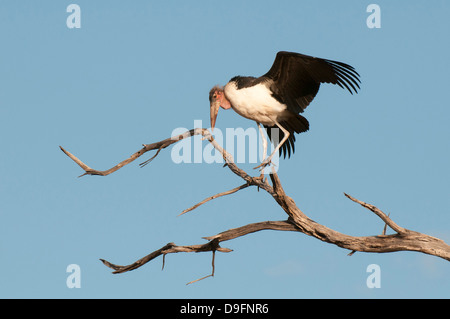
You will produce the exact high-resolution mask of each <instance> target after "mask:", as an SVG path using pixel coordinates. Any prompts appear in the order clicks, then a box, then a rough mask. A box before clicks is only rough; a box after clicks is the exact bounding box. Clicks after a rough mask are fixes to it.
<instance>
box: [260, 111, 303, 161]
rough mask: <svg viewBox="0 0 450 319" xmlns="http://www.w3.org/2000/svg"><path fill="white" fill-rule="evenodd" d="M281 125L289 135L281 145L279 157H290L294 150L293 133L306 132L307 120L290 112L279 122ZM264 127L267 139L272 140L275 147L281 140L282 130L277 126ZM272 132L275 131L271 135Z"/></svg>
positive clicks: (282, 136)
mask: <svg viewBox="0 0 450 319" xmlns="http://www.w3.org/2000/svg"><path fill="white" fill-rule="evenodd" d="M279 123H280V125H281V126H282V127H284V128H285V129H286V130H287V131H288V132H289V137H288V139H287V141H286V142H285V143H284V144H283V145H281V147H280V150H279V153H280V157H281V156H282V155H283V157H284V158H286V155H287V157H288V158H289V157H291V153H292V154H294V152H295V144H294V143H295V135H294V133H297V134H298V133H303V132H306V131H307V130H308V129H309V122H308V120H307V119H306V118H304V117H303V116H301V115H300V114H294V113H292V116H290V117H289V118H288V119H287V120H284V121H281V122H279ZM264 127H265V128H266V130H267V135H268V136H269V139H270V140H271V141H272V143H273V144H274V146H275V147H276V146H277V145H278V143H280V142H281V140H282V139H283V138H284V133H283V131H282V130H280V129H279V128H278V126H276V125H275V126H266V125H264ZM272 133H275V134H274V135H272Z"/></svg>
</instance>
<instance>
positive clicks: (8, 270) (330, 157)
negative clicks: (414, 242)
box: [0, 0, 450, 298]
mask: <svg viewBox="0 0 450 319" xmlns="http://www.w3.org/2000/svg"><path fill="white" fill-rule="evenodd" d="M71 3H76V4H78V5H79V6H80V8H81V28H80V29H69V28H68V27H67V25H66V19H67V17H68V15H69V13H67V12H66V8H67V6H68V5H69V4H71ZM371 3H376V4H378V5H379V6H380V8H381V28H379V29H369V28H368V27H367V25H366V19H367V17H368V16H369V13H367V12H366V7H367V6H368V5H369V4H371ZM449 15H450V2H448V1H444V0H441V1H438V0H436V1H433V2H432V3H430V2H429V1H408V2H407V1H394V2H393V1H376V2H370V1H360V0H358V1H344V2H342V1H340V2H336V1H132V2H125V1H81V0H80V1H76V2H75V1H74V2H70V1H39V2H37V1H4V0H3V1H1V2H0V39H1V42H2V45H1V50H0V61H1V63H0V133H1V144H0V146H1V148H0V196H1V199H0V218H1V221H0V256H1V257H0V273H1V275H0V297H2V298H9V297H15V298H36V297H39V298H347V297H349V298H396V297H399V298H422V297H424V298H426V297H434V298H449V297H450V289H449V287H450V276H449V270H450V268H449V263H448V262H446V261H444V260H442V259H439V258H437V257H433V256H428V255H424V254H419V253H413V252H398V253H389V254H368V253H355V254H354V255H353V256H351V257H348V256H347V253H348V251H346V250H343V249H341V248H338V247H336V246H333V245H329V244H326V243H323V242H320V241H318V240H317V239H314V238H311V237H308V236H306V235H303V234H301V233H288V232H275V231H265V232H259V233H255V234H251V235H248V236H245V237H242V238H239V239H236V240H233V241H230V242H226V243H224V244H223V245H222V246H224V247H229V248H231V249H233V250H234V251H233V252H231V253H228V254H223V253H217V256H216V275H215V277H214V278H208V279H205V280H203V281H200V282H198V283H196V284H193V285H189V286H186V285H185V284H186V283H187V282H189V281H191V280H194V279H197V278H199V277H202V276H205V275H207V274H208V273H209V272H210V270H211V269H210V268H211V266H210V265H211V254H210V253H202V254H173V255H169V256H167V257H166V265H165V269H164V271H161V265H162V260H161V259H157V260H155V261H153V262H151V263H149V264H147V265H145V266H144V267H142V268H140V269H138V270H135V271H132V272H129V273H126V274H121V275H112V274H111V271H110V269H109V268H106V267H105V266H104V265H103V264H102V263H101V262H100V261H99V260H98V259H99V258H104V259H106V260H109V261H111V262H113V263H117V264H128V263H131V262H134V261H135V260H136V259H138V258H140V257H142V256H144V255H146V254H147V253H149V252H151V251H153V250H156V249H158V248H160V247H162V246H163V245H165V244H166V243H168V242H175V243H177V244H179V245H183V244H199V243H203V242H204V240H203V239H202V238H201V237H202V236H210V235H214V234H216V233H219V232H221V231H223V230H226V229H229V228H234V227H238V226H242V225H244V224H247V223H252V222H257V221H264V220H282V219H285V218H286V215H285V213H284V212H283V211H282V210H281V209H280V208H279V207H278V206H277V205H276V203H275V202H274V200H273V199H272V198H271V197H270V196H269V195H267V194H265V193H263V192H259V193H258V192H257V190H256V189H255V188H249V189H246V190H243V191H241V192H239V193H238V194H235V195H232V196H229V197H227V198H220V199H217V200H215V201H212V202H209V203H207V204H205V205H203V206H202V207H200V208H198V209H197V210H195V211H193V212H191V213H189V214H186V215H183V216H180V217H177V215H178V214H179V213H180V212H181V211H182V210H183V209H185V208H187V207H190V206H191V205H193V204H195V203H196V202H198V201H200V200H202V199H204V198H205V197H207V196H209V195H212V194H215V193H218V192H221V191H224V190H227V189H231V188H233V187H235V186H237V185H240V184H241V183H242V180H240V179H239V178H238V177H236V176H234V175H233V174H231V173H230V172H229V171H228V170H227V169H223V168H222V167H221V166H222V165H220V164H205V163H202V164H175V163H173V161H172V160H171V156H170V155H171V152H170V150H165V151H164V152H161V154H160V155H159V156H158V157H157V158H156V159H155V160H154V161H153V162H152V163H151V164H150V165H148V166H146V167H145V168H139V166H138V162H139V161H136V162H134V163H132V164H130V165H129V166H127V167H125V168H123V169H121V170H119V171H118V172H116V173H114V174H113V175H110V176H107V177H96V176H85V177H82V178H77V176H78V175H80V174H82V173H83V171H82V170H81V169H80V168H79V167H78V166H77V165H76V164H75V163H74V162H72V161H71V160H70V159H69V158H67V157H66V156H65V155H64V154H63V153H62V152H61V151H60V150H59V147H58V146H59V145H62V146H63V147H65V148H66V149H67V150H69V151H70V152H72V153H74V154H75V155H76V156H78V157H79V158H80V159H82V160H83V161H85V162H86V163H87V164H88V165H90V166H91V167H94V168H97V169H107V168H109V167H111V166H113V165H115V164H116V163H117V162H118V161H119V160H122V159H125V158H127V157H128V156H129V155H131V154H132V153H133V152H135V151H137V150H138V149H139V148H140V147H141V144H142V143H151V142H154V141H158V140H161V139H164V138H167V137H169V136H170V134H171V132H172V130H173V129H175V128H178V127H186V128H192V127H193V126H194V120H202V121H203V123H204V126H207V125H208V121H209V102H208V92H209V89H210V88H211V87H212V86H213V85H215V84H225V83H226V82H227V81H228V80H229V79H230V78H231V77H232V76H234V75H255V76H259V75H262V74H264V73H265V72H266V71H267V70H268V69H269V68H270V66H271V64H272V62H273V59H274V57H275V54H276V52H277V51H280V50H287V51H296V52H300V53H304V54H309V55H314V56H318V57H323V58H328V59H332V60H338V61H343V62H346V63H349V64H351V65H353V66H354V67H355V68H356V69H357V70H358V72H359V73H360V75H361V80H362V86H361V91H360V94H358V95H355V96H351V95H350V94H348V93H347V92H346V91H344V90H341V89H340V88H339V87H337V86H331V85H328V86H327V85H324V86H322V87H321V89H320V92H319V94H318V96H317V98H316V99H315V100H314V102H313V103H312V104H311V105H310V106H309V107H308V109H307V111H306V112H305V114H304V115H305V116H306V117H307V118H308V120H309V122H310V125H311V129H310V131H309V132H308V133H305V134H302V135H300V136H298V137H297V144H296V153H295V155H294V156H293V157H291V159H290V160H286V161H283V162H282V163H281V166H280V170H279V176H280V178H281V180H282V182H283V185H284V187H285V190H286V192H287V193H288V194H289V195H290V196H291V197H293V198H294V200H295V201H296V203H297V205H298V206H299V207H300V209H302V210H303V211H304V212H305V213H306V214H307V215H308V216H309V217H311V218H312V219H314V220H316V221H317V222H320V223H322V224H324V225H326V226H328V227H330V228H333V229H336V230H338V231H341V232H343V233H347V234H350V235H356V236H366V235H376V234H379V233H381V231H382V228H383V224H382V222H381V221H380V220H379V219H378V218H377V217H376V216H375V215H373V214H372V213H370V212H369V211H368V210H366V209H363V208H362V207H360V206H359V205H357V204H355V203H353V202H351V201H349V200H348V199H346V198H345V197H344V195H343V192H346V193H349V194H351V195H353V196H355V197H356V198H358V199H360V200H363V201H366V202H369V203H372V204H374V205H376V206H378V207H379V208H380V209H382V210H383V211H385V212H386V213H390V214H391V217H392V218H393V220H394V221H396V222H397V223H398V224H400V225H401V226H403V227H406V228H408V229H412V230H416V231H420V232H423V233H426V234H429V235H432V236H436V237H439V238H441V239H443V240H445V241H446V242H447V243H448V242H450V208H449V207H450V196H449V192H450V178H449V177H450V169H449V162H450V144H449V137H450V125H449V123H450V108H449V102H448V91H449V87H450V80H449V79H450V78H449V75H448V74H449V72H450V62H449V56H450V44H449V41H448V38H449V33H450V26H449V22H448V17H449ZM217 126H218V127H219V128H221V129H225V128H226V127H242V128H248V127H252V126H253V127H254V126H255V124H254V123H253V122H251V121H248V120H246V119H243V118H240V117H239V116H238V115H237V114H236V113H234V112H233V111H228V112H221V113H220V114H219V118H218V122H217ZM203 143H206V142H203ZM150 155H151V154H150ZM150 155H149V156H150ZM149 156H146V157H145V158H143V160H145V159H147V158H148V157H149ZM253 166H254V165H251V164H243V165H242V168H244V169H246V170H248V171H249V172H252V169H251V168H252V167H253ZM69 264H77V265H79V266H80V269H81V288H73V289H69V288H68V287H67V286H66V279H67V276H68V275H69V274H68V273H67V272H66V267H67V266H68V265H69ZM370 264H377V265H379V266H380V269H381V288H374V289H369V288H368V287H367V285H366V279H367V277H368V275H369V273H367V272H366V269H367V266H368V265H370Z"/></svg>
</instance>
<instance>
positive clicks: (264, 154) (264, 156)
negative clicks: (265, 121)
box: [256, 122, 267, 160]
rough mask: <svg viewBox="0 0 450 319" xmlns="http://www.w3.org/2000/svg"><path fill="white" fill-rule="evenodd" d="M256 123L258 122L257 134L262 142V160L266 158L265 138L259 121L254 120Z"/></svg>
mask: <svg viewBox="0 0 450 319" xmlns="http://www.w3.org/2000/svg"><path fill="white" fill-rule="evenodd" d="M256 124H258V128H259V134H261V139H262V142H263V157H262V160H264V159H265V158H266V155H267V139H266V137H265V136H264V130H263V129H262V127H261V124H260V123H259V122H256Z"/></svg>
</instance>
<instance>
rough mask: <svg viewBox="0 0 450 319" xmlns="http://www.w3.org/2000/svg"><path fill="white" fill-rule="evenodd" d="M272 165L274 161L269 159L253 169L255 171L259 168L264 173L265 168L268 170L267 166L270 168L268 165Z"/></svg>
mask: <svg viewBox="0 0 450 319" xmlns="http://www.w3.org/2000/svg"><path fill="white" fill-rule="evenodd" d="M270 164H272V160H271V159H270V158H269V159H267V160H265V161H263V162H262V163H261V164H259V165H258V166H256V167H253V169H257V168H259V170H260V171H263V170H264V168H266V166H268V165H270Z"/></svg>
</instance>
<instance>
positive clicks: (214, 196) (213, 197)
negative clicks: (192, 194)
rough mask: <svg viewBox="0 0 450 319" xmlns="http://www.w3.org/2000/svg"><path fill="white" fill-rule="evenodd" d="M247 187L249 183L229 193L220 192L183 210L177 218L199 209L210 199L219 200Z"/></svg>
mask: <svg viewBox="0 0 450 319" xmlns="http://www.w3.org/2000/svg"><path fill="white" fill-rule="evenodd" d="M249 186H250V184H249V183H245V184H242V185H240V186H238V187H235V188H233V189H230V190H229V191H225V192H222V193H219V194H216V195H213V196H209V197H208V198H205V199H204V200H202V201H201V202H200V203H197V204H195V205H194V206H192V207H190V208H187V209H185V210H183V211H182V212H181V213H180V214H178V216H181V215H183V214H186V213H187V212H190V211H191V210H194V209H196V208H197V207H199V206H200V205H203V204H204V203H206V202H209V201H210V200H212V199H215V198H219V197H222V196H225V195H230V194H233V193H236V192H237V191H240V190H241V189H244V188H247V187H249Z"/></svg>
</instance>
